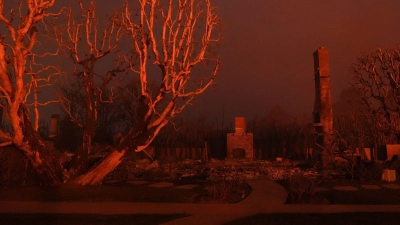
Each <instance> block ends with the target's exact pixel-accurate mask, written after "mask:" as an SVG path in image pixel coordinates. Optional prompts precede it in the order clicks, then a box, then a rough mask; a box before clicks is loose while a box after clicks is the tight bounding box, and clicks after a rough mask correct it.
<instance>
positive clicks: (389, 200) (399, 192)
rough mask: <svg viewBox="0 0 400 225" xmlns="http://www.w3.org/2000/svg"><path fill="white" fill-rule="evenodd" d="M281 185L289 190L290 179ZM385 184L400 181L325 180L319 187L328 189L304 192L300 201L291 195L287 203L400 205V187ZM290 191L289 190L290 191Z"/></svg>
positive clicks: (281, 181)
mask: <svg viewBox="0 0 400 225" xmlns="http://www.w3.org/2000/svg"><path fill="white" fill-rule="evenodd" d="M278 183H279V184H280V185H282V186H283V187H285V188H286V190H289V189H288V188H289V187H288V186H289V185H288V181H287V180H280V181H278ZM384 184H397V185H400V182H398V181H396V182H390V183H389V182H386V181H381V180H368V181H367V180H347V179H337V180H331V181H324V182H323V183H320V184H318V187H322V188H327V189H328V190H326V191H319V192H316V193H315V194H314V195H311V196H309V195H306V194H304V195H303V196H302V198H301V199H300V201H293V200H292V199H291V198H290V195H289V197H288V200H287V202H286V203H287V204H299V203H300V204H344V205H400V189H390V188H387V187H383V186H381V185H384ZM361 185H379V186H380V187H381V188H380V189H367V188H363V187H361ZM335 186H352V187H356V188H358V190H357V191H349V190H336V189H334V187H335ZM288 193H289V191H288Z"/></svg>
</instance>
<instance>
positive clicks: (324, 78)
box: [313, 47, 333, 166]
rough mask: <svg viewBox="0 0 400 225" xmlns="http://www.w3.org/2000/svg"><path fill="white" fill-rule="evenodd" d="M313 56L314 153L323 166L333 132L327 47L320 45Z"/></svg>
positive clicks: (327, 156)
mask: <svg viewBox="0 0 400 225" xmlns="http://www.w3.org/2000/svg"><path fill="white" fill-rule="evenodd" d="M313 56H314V78H315V103H314V112H313V122H314V127H315V131H316V133H317V137H316V143H317V145H316V146H315V149H316V151H315V153H316V154H317V156H318V157H319V158H320V159H321V160H322V162H323V164H324V166H327V165H326V164H327V163H328V164H329V161H330V160H331V154H332V151H333V149H331V148H330V146H331V143H332V133H333V116H332V97H331V84H330V74H329V57H328V49H325V48H324V47H320V48H319V49H318V50H317V51H315V52H314V54H313ZM318 145H320V146H322V147H320V146H318Z"/></svg>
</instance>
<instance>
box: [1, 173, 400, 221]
mask: <svg viewBox="0 0 400 225" xmlns="http://www.w3.org/2000/svg"><path fill="white" fill-rule="evenodd" d="M250 185H251V187H252V189H253V191H252V193H251V194H250V195H249V196H248V197H247V198H246V199H244V200H243V201H241V202H239V203H236V204H179V203H128V202H22V201H0V213H80V214H190V215H192V216H188V217H185V218H180V219H177V220H173V221H170V222H167V223H165V224H167V225H168V224H169V225H171V224H190V225H196V224H209V225H213V224H215V225H217V224H223V223H225V222H229V221H232V220H235V219H239V218H242V217H246V216H250V215H253V214H256V213H338V212H400V206H399V205H297V204H293V205H284V202H285V200H286V197H287V193H286V191H285V189H284V188H283V187H281V186H280V185H279V184H277V183H276V182H274V181H271V180H267V179H266V178H263V179H259V180H254V181H252V182H251V183H250Z"/></svg>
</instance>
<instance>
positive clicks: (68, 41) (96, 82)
mask: <svg viewBox="0 0 400 225" xmlns="http://www.w3.org/2000/svg"><path fill="white" fill-rule="evenodd" d="M79 6H80V7H79V9H80V13H79V14H78V18H76V17H75V15H74V13H73V11H72V10H71V8H70V9H69V10H68V11H67V13H66V15H67V24H66V25H64V26H65V31H63V29H62V28H60V26H54V33H55V36H56V41H57V43H58V44H59V46H61V47H62V49H64V51H65V52H66V53H67V56H68V57H69V58H70V59H71V60H72V62H73V65H74V67H73V68H74V69H73V72H72V75H73V76H76V77H77V78H74V79H75V81H77V82H79V84H77V85H78V86H76V85H75V87H74V88H75V89H76V88H79V87H81V88H83V92H82V93H83V99H82V100H83V102H74V99H73V98H79V96H71V94H72V93H73V91H70V92H69V95H68V96H64V95H62V94H61V95H60V97H61V103H62V106H63V108H64V110H65V112H66V113H67V114H68V115H69V116H70V118H71V120H72V121H74V122H75V123H76V124H77V125H78V126H79V127H81V128H82V129H83V139H82V140H83V141H82V147H80V148H78V149H77V150H76V152H75V155H74V159H73V163H72V169H71V173H72V174H75V173H77V174H81V173H83V172H85V171H86V170H87V168H88V155H89V154H90V153H91V152H92V144H93V138H94V136H95V132H96V127H97V124H98V120H99V110H100V104H102V103H103V102H106V101H108V102H112V96H107V95H106V93H107V90H110V89H109V88H110V87H109V85H110V83H112V80H113V78H114V77H115V76H116V74H118V73H120V72H125V71H126V70H127V69H128V67H129V66H130V63H126V62H127V61H131V59H128V58H127V55H119V54H118V51H119V47H120V41H121V39H122V38H123V36H124V27H123V26H122V24H121V18H119V17H120V16H119V14H118V12H115V13H114V14H113V15H112V16H110V17H109V18H108V23H106V24H105V25H104V24H102V23H101V20H100V19H99V17H100V16H98V15H96V12H97V11H96V4H95V1H94V0H91V1H90V2H89V4H88V5H84V3H83V2H82V1H79ZM112 57H113V58H112ZM104 60H108V61H107V66H105V65H104V62H105V61H104ZM102 62H103V63H102ZM100 69H102V70H103V71H102V72H99V71H100ZM71 80H72V79H70V80H69V82H70V81H71ZM79 85H80V86H79ZM67 87H68V84H67V85H65V87H64V94H65V92H66V91H67V89H66V88H67ZM79 91H80V90H79ZM76 94H77V95H79V94H81V93H76ZM106 97H108V98H107V99H106ZM82 103H83V104H82ZM77 106H78V107H77Z"/></svg>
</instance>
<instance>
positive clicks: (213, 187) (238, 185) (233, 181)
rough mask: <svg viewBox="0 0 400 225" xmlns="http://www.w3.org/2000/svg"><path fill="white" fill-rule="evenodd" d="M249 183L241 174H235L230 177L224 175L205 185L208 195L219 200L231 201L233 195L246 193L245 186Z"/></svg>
mask: <svg viewBox="0 0 400 225" xmlns="http://www.w3.org/2000/svg"><path fill="white" fill-rule="evenodd" d="M246 185H247V183H246V179H245V178H244V177H243V176H242V175H240V174H234V175H233V176H232V177H231V178H230V179H227V177H226V176H224V177H223V178H221V179H217V180H214V181H213V182H212V183H211V184H210V185H207V186H206V187H205V191H206V192H207V195H208V196H210V197H211V198H212V199H213V200H215V201H218V202H229V200H228V198H229V197H230V196H231V195H242V197H244V196H243V195H245V193H246V191H245V190H244V187H245V186H246Z"/></svg>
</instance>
